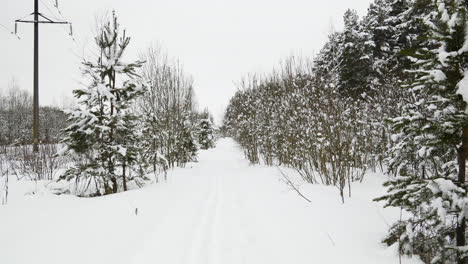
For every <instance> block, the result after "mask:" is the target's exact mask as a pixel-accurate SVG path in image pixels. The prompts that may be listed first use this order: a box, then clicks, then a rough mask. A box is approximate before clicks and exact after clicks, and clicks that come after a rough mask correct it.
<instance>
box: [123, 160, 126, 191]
mask: <svg viewBox="0 0 468 264" xmlns="http://www.w3.org/2000/svg"><path fill="white" fill-rule="evenodd" d="M125 167H126V163H125V160H124V161H123V163H122V183H123V190H124V192H125V191H127V176H126V175H125Z"/></svg>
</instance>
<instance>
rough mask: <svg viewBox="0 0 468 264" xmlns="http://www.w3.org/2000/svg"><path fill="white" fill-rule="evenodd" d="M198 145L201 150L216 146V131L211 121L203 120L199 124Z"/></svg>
mask: <svg viewBox="0 0 468 264" xmlns="http://www.w3.org/2000/svg"><path fill="white" fill-rule="evenodd" d="M198 144H199V145H200V148H201V149H209V148H213V147H214V146H215V138H214V129H213V125H212V124H211V121H210V119H202V120H200V122H199V123H198Z"/></svg>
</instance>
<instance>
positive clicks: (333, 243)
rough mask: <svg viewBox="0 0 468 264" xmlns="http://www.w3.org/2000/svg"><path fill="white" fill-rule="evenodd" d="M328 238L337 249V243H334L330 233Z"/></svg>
mask: <svg viewBox="0 0 468 264" xmlns="http://www.w3.org/2000/svg"><path fill="white" fill-rule="evenodd" d="M327 236H328V238H329V239H330V241H331V242H332V244H333V246H334V247H336V245H335V242H334V241H333V239H332V238H331V236H330V234H329V233H327Z"/></svg>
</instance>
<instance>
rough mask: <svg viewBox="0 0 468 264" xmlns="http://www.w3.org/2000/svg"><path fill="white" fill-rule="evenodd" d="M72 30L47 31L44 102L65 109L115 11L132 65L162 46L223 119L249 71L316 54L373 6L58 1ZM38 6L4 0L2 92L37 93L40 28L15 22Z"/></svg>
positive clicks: (0, 8) (343, 1)
mask: <svg viewBox="0 0 468 264" xmlns="http://www.w3.org/2000/svg"><path fill="white" fill-rule="evenodd" d="M39 1H40V2H39V6H40V12H42V13H44V14H45V15H50V16H53V17H57V18H62V17H61V15H60V14H59V13H58V12H57V9H56V8H54V6H53V5H54V3H55V0H39ZM58 2H59V9H60V11H61V13H62V15H63V17H64V18H66V19H67V20H70V21H71V22H72V23H73V31H74V38H75V41H73V40H72V38H71V37H69V36H68V31H69V28H68V27H66V26H60V25H41V26H40V45H39V46H40V67H39V68H40V87H39V89H40V104H41V105H57V106H63V102H64V98H66V97H72V94H71V91H72V90H73V89H74V88H76V87H78V86H79V80H80V71H79V65H80V63H81V61H82V57H83V54H85V55H86V56H87V55H89V50H90V48H91V47H92V45H93V43H92V41H91V40H92V37H93V36H92V32H93V30H94V25H95V22H94V21H95V17H96V15H98V14H103V13H105V12H106V11H107V10H112V9H114V10H115V11H116V13H117V15H118V17H119V20H120V24H121V25H122V27H123V28H126V29H127V32H128V35H130V36H131V37H132V41H131V43H130V46H129V51H128V53H127V55H126V58H127V60H130V59H134V58H136V57H137V54H138V53H140V52H142V51H144V50H145V49H146V48H148V47H149V46H150V45H151V44H154V43H159V44H160V45H161V46H162V47H163V48H164V49H165V50H166V51H167V52H168V53H169V56H170V57H177V58H179V60H180V61H181V62H182V64H183V65H184V68H185V70H186V72H187V73H189V74H191V75H192V76H193V77H194V80H195V92H196V95H197V98H198V102H199V104H200V106H201V107H208V108H209V109H210V111H211V112H212V113H213V114H214V115H215V118H216V119H217V120H220V118H221V116H222V113H223V110H224V108H225V107H226V105H227V103H228V101H229V98H230V97H231V96H232V95H233V94H234V92H235V90H236V87H235V84H234V83H235V82H237V81H238V80H239V79H240V78H241V77H242V76H245V75H246V74H247V73H249V72H257V73H264V72H269V71H270V70H271V69H272V68H273V67H274V66H275V65H277V63H278V62H279V60H280V59H282V58H285V57H286V56H288V55H290V54H293V53H294V54H302V55H304V56H313V55H314V54H315V53H316V52H318V51H319V50H320V48H321V47H322V45H323V44H324V43H325V41H326V37H327V34H328V33H329V31H330V28H331V25H333V26H334V28H336V29H341V28H342V24H343V23H342V16H343V14H344V12H345V10H346V9H347V8H352V9H355V10H357V11H358V14H359V15H361V16H362V15H364V14H365V13H366V10H367V7H368V5H369V3H370V2H371V0H352V1H349V0H327V1H313V0H287V1H286V0H281V1H277V0H231V1H215V0H202V1H199V0H179V1H178V0H132V1H129V0H59V1H58ZM33 3H34V1H33V0H1V1H0V24H1V25H0V90H1V89H3V90H5V89H6V88H7V87H8V85H9V83H11V80H12V79H13V78H14V79H15V80H16V82H17V83H18V84H19V86H20V87H21V88H23V89H27V90H30V91H31V93H32V89H33V88H32V84H33V81H32V77H33V75H32V73H33V26H32V25H31V24H19V26H18V34H19V35H20V36H21V40H18V39H16V37H14V36H13V35H11V34H9V31H7V30H6V29H5V28H4V26H6V27H7V28H8V29H9V30H14V22H13V21H14V20H15V19H18V18H21V17H24V16H25V15H27V14H29V13H31V12H32V11H33ZM49 9H50V10H49Z"/></svg>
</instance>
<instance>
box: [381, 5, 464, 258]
mask: <svg viewBox="0 0 468 264" xmlns="http://www.w3.org/2000/svg"><path fill="white" fill-rule="evenodd" d="M413 8H415V9H419V10H413V14H421V15H420V16H419V17H418V16H413V19H417V21H418V22H419V23H423V25H422V27H427V28H428V31H429V33H430V34H429V38H428V39H425V40H422V41H418V42H416V43H417V44H418V45H421V46H420V48H418V49H417V50H416V52H414V53H413V54H412V56H411V57H410V58H411V60H412V61H413V63H414V64H415V66H416V69H414V70H413V71H412V72H413V74H414V75H413V80H412V82H411V83H410V84H409V86H408V89H410V91H411V93H412V98H409V102H408V103H407V105H406V106H405V107H404V108H403V113H402V115H401V116H400V117H397V118H394V119H393V121H392V123H393V128H394V130H395V134H394V135H393V140H394V141H395V145H394V147H393V148H391V150H390V157H391V158H390V160H389V168H390V170H391V171H392V172H393V173H395V174H397V175H398V176H397V177H396V178H395V179H392V180H390V181H388V182H387V183H385V185H386V186H388V187H389V190H388V194H387V195H385V196H383V197H381V198H378V199H377V200H385V201H386V206H395V207H401V208H402V209H404V210H406V211H408V212H410V213H411V214H410V215H411V216H409V218H408V219H403V220H401V221H399V222H397V223H396V224H394V225H393V226H392V227H391V228H390V231H389V234H388V236H387V238H386V239H385V242H386V243H387V244H393V243H397V242H400V250H401V252H402V253H405V254H410V255H411V254H417V255H420V256H421V258H422V259H423V260H424V261H425V262H426V263H467V261H468V247H467V246H466V241H465V237H466V219H467V213H468V199H467V193H466V184H465V177H466V176H465V174H466V171H465V164H466V154H467V150H468V129H467V127H468V115H467V112H466V101H468V93H467V91H468V56H467V54H468V53H467V52H468V38H467V33H466V26H467V17H466V13H467V6H466V4H465V2H464V1H461V0H431V1H425V0H421V1H416V3H415V5H414V7H413ZM420 38H425V36H421V37H420ZM460 94H462V95H463V96H464V98H462V96H461V95H460ZM463 99H464V100H465V101H464V100H463Z"/></svg>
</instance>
